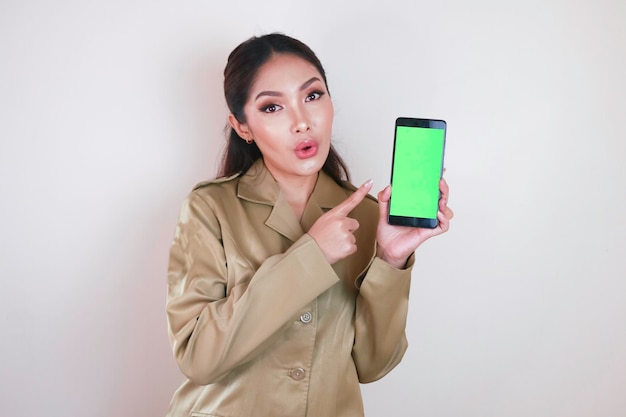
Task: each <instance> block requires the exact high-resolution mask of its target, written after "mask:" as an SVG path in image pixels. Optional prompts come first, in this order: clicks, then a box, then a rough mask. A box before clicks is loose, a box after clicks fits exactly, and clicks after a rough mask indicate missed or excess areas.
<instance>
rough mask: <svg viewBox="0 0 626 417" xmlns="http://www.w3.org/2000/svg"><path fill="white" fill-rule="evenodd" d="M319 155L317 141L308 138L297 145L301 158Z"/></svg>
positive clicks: (297, 153) (297, 154)
mask: <svg viewBox="0 0 626 417" xmlns="http://www.w3.org/2000/svg"><path fill="white" fill-rule="evenodd" d="M315 155H317V142H316V141H314V140H312V139H307V140H304V141H302V142H300V143H299V144H298V146H297V147H296V156H297V157H298V158H300V159H306V158H311V157H313V156H315Z"/></svg>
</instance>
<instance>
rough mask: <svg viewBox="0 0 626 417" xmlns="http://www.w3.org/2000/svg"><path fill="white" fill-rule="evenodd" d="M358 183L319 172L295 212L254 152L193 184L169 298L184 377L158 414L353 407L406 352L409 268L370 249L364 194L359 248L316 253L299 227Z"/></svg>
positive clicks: (352, 412)
mask: <svg viewBox="0 0 626 417" xmlns="http://www.w3.org/2000/svg"><path fill="white" fill-rule="evenodd" d="M354 190H355V188H354V187H353V186H352V185H350V184H348V183H345V184H344V186H339V185H338V184H337V183H335V182H334V181H333V180H332V179H331V178H330V177H329V176H327V175H326V174H324V173H320V174H319V176H318V179H317V183H316V185H315V188H314V190H313V192H312V194H311V197H310V198H309V201H308V203H307V205H306V208H305V210H304V213H303V215H302V219H301V221H298V219H297V218H296V216H295V214H294V213H293V210H292V209H291V207H290V206H289V204H288V202H287V201H286V200H285V198H284V196H283V195H282V194H281V193H280V190H279V188H278V185H277V183H276V182H275V181H274V179H273V177H272V176H271V174H270V173H269V171H267V169H266V168H265V165H264V164H263V161H262V160H259V161H257V162H256V163H255V164H254V165H253V166H252V167H251V168H250V169H249V170H248V171H247V172H246V173H245V174H243V175H239V176H234V177H230V178H224V179H218V180H214V181H208V182H205V183H201V184H199V185H197V186H196V188H194V190H193V191H192V192H191V193H190V194H189V196H188V198H187V199H186V201H185V203H184V205H183V209H182V211H181V215H180V219H179V223H178V226H177V228H176V233H175V236H174V240H173V243H172V247H171V252H170V263H169V270H168V297H167V317H168V325H169V335H170V341H171V344H172V348H173V352H174V356H175V358H176V361H177V363H178V366H179V367H180V369H181V371H182V372H183V373H184V374H185V376H186V377H187V380H186V382H184V383H183V385H182V386H181V387H180V388H179V389H178V391H177V392H176V393H175V394H174V397H173V398H172V401H171V404H170V409H169V412H168V416H170V417H174V416H176V417H179V416H180V417H187V416H196V417H198V416H219V417H252V416H255V417H283V416H284V417H297V416H302V417H304V416H309V417H333V416H336V417H355V416H362V415H363V405H362V400H361V393H360V387H359V382H361V383H366V382H370V381H375V380H377V379H379V378H381V377H383V376H384V375H385V374H387V373H388V372H389V371H390V370H391V369H393V368H394V367H395V366H396V365H397V364H398V363H399V362H400V360H401V358H402V356H403V355H404V352H405V350H406V348H407V342H406V337H405V324H406V316H407V307H408V296H409V283H410V268H408V269H405V270H398V269H395V268H393V267H392V266H390V265H389V264H387V263H386V262H384V261H382V260H381V259H379V258H377V257H375V252H376V247H375V245H376V243H375V237H376V226H377V221H378V205H377V203H376V201H375V200H374V199H373V198H371V197H368V198H365V199H364V200H363V201H362V202H361V203H360V204H359V205H358V207H356V208H355V209H354V210H353V211H352V212H351V213H350V217H353V218H355V219H357V220H358V221H359V223H360V227H359V229H357V230H356V231H355V232H354V235H355V238H356V240H357V247H358V250H357V252H356V253H354V254H353V255H350V256H348V257H347V258H345V259H343V260H341V261H339V262H337V263H335V264H334V265H330V264H329V263H328V261H326V259H325V257H324V255H323V254H322V252H321V250H320V248H319V247H318V246H317V244H316V242H315V241H314V240H313V238H312V237H311V236H310V235H308V234H307V233H306V232H307V231H308V230H309V228H310V227H311V226H312V225H313V223H315V221H316V220H317V219H318V218H319V217H320V216H321V215H322V214H323V213H324V212H325V211H328V210H329V209H331V208H333V207H335V206H336V205H337V204H339V203H341V202H342V201H344V200H345V199H346V198H347V197H348V196H349V195H350V194H351V193H352V192H354ZM411 262H412V258H411Z"/></svg>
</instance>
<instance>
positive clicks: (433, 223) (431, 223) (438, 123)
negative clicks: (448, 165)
mask: <svg viewBox="0 0 626 417" xmlns="http://www.w3.org/2000/svg"><path fill="white" fill-rule="evenodd" d="M398 126H408V127H424V128H430V129H443V150H442V156H441V166H440V168H439V177H440V178H441V176H442V175H443V161H444V157H445V152H446V134H447V123H446V121H445V120H441V119H420V118H414V117H398V118H397V119H396V122H395V126H394V133H393V153H392V157H391V182H390V183H391V199H393V168H394V164H395V160H396V135H397V133H398ZM391 199H390V200H389V205H388V207H387V210H388V211H387V222H388V223H389V224H392V225H396V226H410V227H422V228H427V229H434V228H436V227H437V226H438V225H439V221H438V220H437V218H436V217H435V218H434V219H431V218H424V217H405V216H392V215H391V214H390V212H389V211H390V210H391Z"/></svg>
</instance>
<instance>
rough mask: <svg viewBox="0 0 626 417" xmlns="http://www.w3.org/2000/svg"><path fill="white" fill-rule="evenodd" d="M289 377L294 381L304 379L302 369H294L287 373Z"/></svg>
mask: <svg viewBox="0 0 626 417" xmlns="http://www.w3.org/2000/svg"><path fill="white" fill-rule="evenodd" d="M289 376H290V377H292V378H293V379H294V380H296V381H301V380H302V379H303V378H304V369H302V368H294V369H292V370H291V371H289Z"/></svg>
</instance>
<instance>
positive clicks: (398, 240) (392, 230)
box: [376, 178, 454, 268]
mask: <svg viewBox="0 0 626 417" xmlns="http://www.w3.org/2000/svg"><path fill="white" fill-rule="evenodd" d="M439 190H440V192H441V196H440V198H439V211H438V212H437V220H439V224H438V226H437V227H436V228H434V229H425V228H418V227H408V226H394V225H390V224H389V223H388V222H387V213H388V207H389V198H390V197H391V186H390V185H388V186H387V187H385V189H384V190H382V191H381V192H379V193H378V204H379V210H380V212H379V220H378V230H377V232H376V240H377V242H378V249H377V252H376V255H377V256H378V257H379V258H381V259H382V260H384V261H385V262H387V263H389V264H390V265H392V266H394V267H396V268H404V267H405V265H406V262H407V259H408V258H409V256H410V255H411V254H412V253H413V252H414V251H415V249H417V247H418V246H419V245H421V244H422V243H424V242H425V241H426V240H427V239H430V238H431V237H433V236H437V235H440V234H442V233H444V232H447V231H448V229H449V228H450V220H451V219H452V217H454V212H453V211H452V209H450V207H448V196H449V188H448V183H447V182H446V180H444V179H443V178H442V179H441V181H440V182H439Z"/></svg>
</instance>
